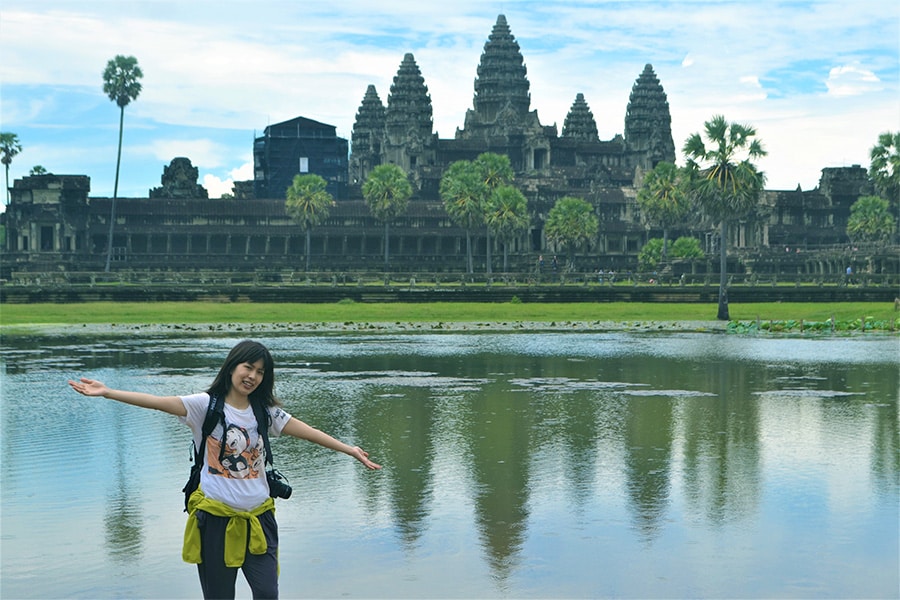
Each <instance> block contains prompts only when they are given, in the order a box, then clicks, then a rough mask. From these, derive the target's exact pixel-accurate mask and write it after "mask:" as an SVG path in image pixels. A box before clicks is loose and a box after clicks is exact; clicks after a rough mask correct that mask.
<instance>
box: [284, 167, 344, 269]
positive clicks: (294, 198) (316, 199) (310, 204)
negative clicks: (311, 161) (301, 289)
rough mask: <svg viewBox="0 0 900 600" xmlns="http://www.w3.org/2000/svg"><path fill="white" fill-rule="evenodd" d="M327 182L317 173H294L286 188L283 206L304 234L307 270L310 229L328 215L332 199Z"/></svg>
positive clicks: (307, 266)
mask: <svg viewBox="0 0 900 600" xmlns="http://www.w3.org/2000/svg"><path fill="white" fill-rule="evenodd" d="M327 186H328V183H327V182H326V181H325V180H324V179H323V178H322V177H321V176H319V175H313V174H309V175H295V176H294V181H293V183H292V184H291V187H289V188H288V189H287V199H286V200H285V206H286V208H287V213H288V214H289V215H290V216H291V218H292V219H293V220H294V221H296V222H297V223H299V224H300V226H301V227H302V228H303V231H304V233H305V234H306V267H305V268H304V271H309V244H310V240H309V238H310V230H311V229H312V228H313V227H315V226H316V225H318V224H320V223H321V222H322V221H323V220H325V219H326V218H327V217H328V209H329V208H330V207H331V206H333V205H334V199H333V198H332V197H331V194H329V193H328V192H327V191H325V188H326V187H327Z"/></svg>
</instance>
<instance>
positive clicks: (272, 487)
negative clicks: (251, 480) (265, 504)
mask: <svg viewBox="0 0 900 600" xmlns="http://www.w3.org/2000/svg"><path fill="white" fill-rule="evenodd" d="M282 479H284V480H285V481H287V480H286V479H285V477H284V475H282V474H281V473H279V472H278V471H276V470H275V469H272V470H270V471H266V480H267V481H268V482H269V496H271V497H272V498H284V499H285V500H287V499H288V498H290V497H291V492H293V490H292V489H291V486H289V485H288V484H287V483H285V482H284V481H282Z"/></svg>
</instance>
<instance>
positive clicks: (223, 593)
mask: <svg viewBox="0 0 900 600" xmlns="http://www.w3.org/2000/svg"><path fill="white" fill-rule="evenodd" d="M259 522H260V524H261V525H262V528H263V532H264V533H265V535H266V544H267V549H266V553H265V554H250V551H249V550H247V553H246V556H245V557H244V564H243V566H241V567H226V566H225V527H226V526H227V525H228V517H216V516H214V515H211V514H209V513H207V512H204V511H200V510H198V511H197V524H198V526H199V527H200V540H201V544H202V546H201V550H200V556H201V558H202V560H203V562H201V563H200V564H199V565H197V571H198V573H199V574H200V585H201V587H202V588H203V597H204V598H206V600H212V599H215V600H221V599H226V598H227V599H233V598H234V584H235V581H236V580H237V572H238V569H239V568H240V570H241V571H242V572H243V573H244V578H245V579H246V580H247V583H248V584H250V590H251V591H252V592H253V598H254V600H263V599H264V598H265V599H269V598H271V599H274V598H278V524H277V523H276V522H275V513H274V512H273V511H271V510H270V511H267V512H265V513H263V514H261V515H260V516H259ZM247 527H248V532H247V539H248V540H249V539H250V532H249V527H250V525H249V523H248V524H247Z"/></svg>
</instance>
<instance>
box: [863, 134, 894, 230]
mask: <svg viewBox="0 0 900 600" xmlns="http://www.w3.org/2000/svg"><path fill="white" fill-rule="evenodd" d="M870 157H871V159H872V162H871V163H870V165H869V177H871V178H872V181H873V182H875V189H876V191H877V192H878V194H879V195H880V196H881V197H882V198H884V199H885V200H887V201H888V209H889V210H890V211H891V213H892V215H894V216H895V217H897V218H895V219H894V224H895V225H900V131H893V132H892V131H887V132H885V133H882V134H881V135H879V136H878V144H876V145H875V146H874V147H873V148H872V151H871V153H870Z"/></svg>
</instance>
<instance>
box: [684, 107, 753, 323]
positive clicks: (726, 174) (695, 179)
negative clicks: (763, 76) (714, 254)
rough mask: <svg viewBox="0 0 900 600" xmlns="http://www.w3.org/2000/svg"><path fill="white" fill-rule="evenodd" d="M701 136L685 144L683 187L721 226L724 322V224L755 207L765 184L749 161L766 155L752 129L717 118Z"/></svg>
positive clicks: (723, 312)
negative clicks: (686, 179) (685, 185)
mask: <svg viewBox="0 0 900 600" xmlns="http://www.w3.org/2000/svg"><path fill="white" fill-rule="evenodd" d="M704 134H705V140H704V136H701V135H700V134H699V133H694V134H692V135H691V136H690V137H688V139H687V140H686V141H685V143H684V148H683V150H682V151H683V152H684V155H685V158H686V159H687V165H686V166H685V173H686V176H687V178H688V186H689V189H690V191H691V193H692V194H693V195H694V196H695V197H696V199H697V201H698V202H699V204H700V206H701V208H702V209H703V210H704V211H705V212H706V213H707V214H708V215H709V216H710V217H711V218H712V219H714V220H717V221H719V222H720V223H721V240H720V242H719V250H720V255H719V311H718V315H717V318H718V319H719V320H723V321H727V320H728V319H729V316H728V278H727V273H726V270H727V269H726V265H727V257H728V250H727V246H728V222H729V221H731V220H735V219H739V218H741V217H743V216H744V215H746V214H747V213H748V212H750V211H751V210H752V209H753V207H754V206H756V204H757V202H758V200H759V197H760V194H761V193H762V190H763V187H764V186H765V183H766V176H765V174H764V173H763V172H762V171H760V170H758V169H757V168H756V165H754V164H753V163H752V162H751V161H752V160H753V159H757V158H761V157H763V156H765V155H766V151H765V150H764V149H763V147H762V143H761V142H760V141H759V140H758V139H755V137H756V129H755V128H753V127H751V126H749V125H741V124H739V123H729V122H727V121H726V120H725V117H723V116H722V115H716V116H714V117H713V118H712V120H710V121H707V122H706V123H704Z"/></svg>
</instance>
